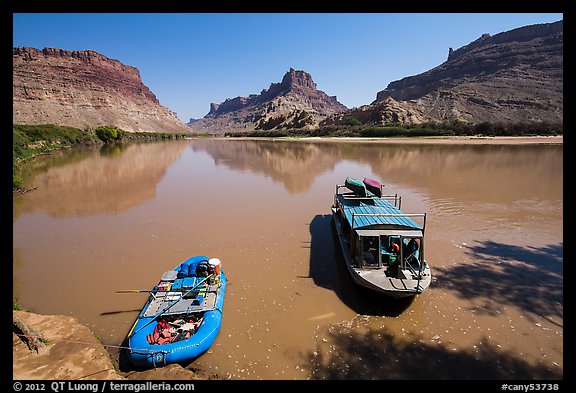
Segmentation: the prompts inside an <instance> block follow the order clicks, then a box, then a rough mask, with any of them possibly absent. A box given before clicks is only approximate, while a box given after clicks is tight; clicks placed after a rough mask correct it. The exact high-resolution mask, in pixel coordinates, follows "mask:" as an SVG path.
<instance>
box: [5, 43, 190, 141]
mask: <svg viewBox="0 0 576 393" xmlns="http://www.w3.org/2000/svg"><path fill="white" fill-rule="evenodd" d="M12 65H13V111H12V122H13V123H14V124H57V125H67V126H72V127H77V128H81V129H85V128H94V127H98V126H103V125H115V126H117V127H120V128H121V129H123V130H126V131H129V132H133V131H141V132H189V131H190V129H189V128H188V127H187V126H186V125H185V124H184V123H183V122H181V121H180V120H179V119H178V117H177V116H176V114H175V113H174V112H172V111H170V110H169V109H167V108H165V107H164V106H162V105H161V104H160V102H159V101H158V99H157V98H156V96H155V95H154V93H152V92H151V91H150V89H149V88H148V87H146V86H145V85H144V84H143V83H142V78H141V77H140V72H139V71H138V69H137V68H135V67H131V66H127V65H124V64H122V63H121V62H120V61H118V60H115V59H110V58H108V57H106V56H104V55H102V54H100V53H98V52H95V51H92V50H83V51H69V50H63V49H53V48H44V49H42V50H38V49H35V48H28V47H17V48H13V58H12Z"/></svg>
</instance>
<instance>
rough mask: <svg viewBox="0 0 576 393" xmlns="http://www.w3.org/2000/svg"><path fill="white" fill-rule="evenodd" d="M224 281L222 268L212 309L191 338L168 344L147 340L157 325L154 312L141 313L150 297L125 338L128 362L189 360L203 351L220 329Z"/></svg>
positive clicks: (153, 363) (158, 363)
mask: <svg viewBox="0 0 576 393" xmlns="http://www.w3.org/2000/svg"><path fill="white" fill-rule="evenodd" d="M227 283H228V280H227V278H226V275H225V274H224V271H221V272H220V288H219V290H218V297H217V299H216V303H215V307H214V309H212V310H209V311H205V312H204V314H203V321H202V324H201V325H200V326H199V327H198V330H197V331H196V333H194V334H193V335H192V336H191V337H190V338H188V339H186V340H182V341H177V342H173V343H169V344H150V343H148V341H147V338H146V337H147V335H148V334H152V333H153V332H154V328H155V326H156V324H155V323H154V321H153V320H154V316H151V317H145V316H144V311H145V310H146V308H147V307H148V305H149V302H150V300H149V301H148V302H147V303H146V305H145V306H144V308H143V309H142V311H141V313H140V315H139V316H138V319H137V320H136V322H135V324H134V326H133V327H132V329H131V332H130V333H131V335H129V338H128V346H129V348H130V349H129V358H130V361H131V363H132V364H133V365H134V366H135V367H138V368H152V367H162V366H165V365H167V364H171V363H186V362H190V361H192V360H194V359H196V358H197V357H199V356H200V355H202V354H203V353H204V352H206V351H207V350H208V349H209V348H210V347H211V346H212V344H213V343H214V340H216V337H217V336H218V333H219V332H220V327H221V325H222V309H223V307H224V295H225V293H226V286H227Z"/></svg>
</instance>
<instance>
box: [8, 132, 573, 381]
mask: <svg viewBox="0 0 576 393" xmlns="http://www.w3.org/2000/svg"><path fill="white" fill-rule="evenodd" d="M549 138H552V139H549ZM495 139H496V138H490V139H488V141H490V142H489V143H488V144H489V145H490V146H464V145H458V146H451V145H454V144H455V142H454V141H452V140H446V139H443V140H438V139H434V140H433V141H432V140H431V139H422V138H419V139H418V141H417V143H415V141H414V140H410V141H406V140H405V141H400V140H398V139H395V138H394V139H390V140H381V141H378V142H374V141H364V140H363V141H361V142H356V141H355V142H351V143H344V142H345V141H343V140H338V141H337V142H336V143H330V142H332V141H327V140H321V141H312V140H297V141H291V140H286V141H282V143H277V142H279V141H278V140H275V141H270V140H269V141H261V140H259V141H249V140H232V139H230V138H221V139H216V140H214V139H197V140H191V141H180V142H173V143H169V144H149V145H136V146H138V147H129V148H127V149H126V150H125V151H123V152H121V154H118V155H114V156H112V157H111V156H110V155H108V156H106V155H104V156H103V155H102V154H96V155H95V154H92V155H87V156H86V157H84V158H82V159H76V162H73V163H70V164H66V165H62V164H60V165H54V166H51V167H50V166H49V165H48V169H47V170H44V171H40V172H39V173H38V174H36V175H35V177H34V182H35V184H36V185H37V186H38V189H36V190H35V191H34V192H32V193H29V195H25V196H22V197H21V198H19V200H18V201H16V200H15V209H14V211H15V213H14V214H15V216H14V251H15V260H14V271H15V273H14V274H15V275H14V287H15V296H17V297H18V298H19V299H20V303H21V304H22V305H23V306H24V307H25V308H29V309H32V311H38V312H42V313H54V314H68V315H74V316H76V317H78V318H79V319H80V320H81V321H82V322H84V323H86V324H87V325H88V326H90V328H91V329H92V330H93V331H94V332H95V333H96V334H97V335H98V336H99V337H100V338H101V339H102V341H103V342H104V343H109V344H116V345H117V344H118V343H119V342H121V341H122V339H123V338H124V337H125V334H126V333H127V331H128V330H129V328H130V326H131V325H132V323H133V321H134V318H135V317H136V315H137V313H138V311H139V310H140V308H141V307H142V305H143V304H144V301H145V297H143V296H140V295H118V294H115V293H114V292H115V290H119V289H129V288H150V287H151V286H153V285H154V284H155V281H156V280H157V278H158V277H160V275H161V274H162V272H163V271H165V270H167V269H171V268H172V267H173V266H175V265H176V264H177V263H179V262H181V261H183V260H185V259H187V258H188V257H189V256H191V255H197V254H205V255H208V256H217V257H218V258H220V259H221V260H222V263H223V269H224V270H225V271H226V274H227V276H228V278H229V280H230V286H229V288H228V291H227V294H226V301H225V305H224V320H223V326H222V330H221V332H220V334H219V336H218V338H217V340H216V342H215V344H214V345H213V347H212V348H211V349H210V351H209V352H208V353H206V354H205V355H203V356H202V357H201V358H199V359H198V360H197V361H195V362H194V363H193V365H194V366H195V367H202V368H203V369H205V370H207V371H208V372H211V373H217V374H218V375H220V376H221V377H224V378H230V379H518V378H525V379H556V378H561V377H562V373H563V297H562V285H563V284H562V283H563V277H562V265H563V240H562V238H563V232H562V221H563V220H562V205H563V201H562V175H563V166H562V150H561V146H557V147H554V146H552V145H550V144H561V143H562V138H561V137H560V138H553V137H546V138H524V139H525V141H524V142H523V143H525V144H526V145H525V146H513V145H512V144H511V142H510V141H509V140H508V139H507V140H506V141H501V142H496V141H495ZM424 140H426V141H427V142H423V141H424ZM473 140H474V141H475V139H473V138H468V139H466V141H461V140H459V141H458V142H457V143H458V144H460V143H463V144H476V143H481V144H487V143H486V141H485V140H483V141H482V142H472V141H473ZM529 140H530V141H531V142H529ZM392 141H393V142H392ZM428 141H430V142H428ZM517 141H519V140H517ZM550 141H554V142H550ZM301 142H308V143H301ZM348 142H349V141H348ZM438 142H439V143H438ZM502 142H503V143H502ZM399 143H400V144H404V145H405V146H401V145H397V146H388V145H389V144H399ZM539 143H540V144H547V145H550V146H536V145H535V146H529V145H532V144H539ZM436 145H444V146H436ZM151 157H153V158H154V159H152V158H151ZM107 166H108V167H109V168H110V169H106V167H107ZM98 168H101V169H98ZM95 170H97V171H98V172H96V173H102V174H103V175H102V176H91V174H93V173H94V171H95ZM146 173H149V174H150V176H146V175H145V174H146ZM104 174H105V175H104ZM346 176H357V177H360V176H366V177H373V178H376V179H381V180H383V182H384V183H385V184H386V188H387V189H388V191H389V192H392V193H394V192H398V193H399V194H400V195H401V196H402V197H403V202H402V206H403V210H404V211H406V212H422V211H426V212H427V213H428V214H429V223H428V225H427V233H428V235H427V236H428V237H427V249H426V253H427V255H426V259H427V260H428V261H429V263H430V265H431V267H432V269H433V274H434V281H433V283H432V286H431V288H430V290H429V291H428V292H426V293H425V294H423V295H422V296H419V297H417V298H416V299H414V300H413V301H411V302H400V303H399V302H393V301H391V300H390V299H387V298H385V297H382V296H377V295H375V294H373V293H371V292H368V291H365V290H363V289H362V288H358V287H356V286H354V285H353V283H352V282H351V280H350V278H349V277H348V275H347V272H346V270H345V268H344V266H343V262H342V257H341V255H340V254H339V247H338V245H337V244H336V243H335V237H334V230H333V227H332V224H331V218H330V216H329V207H330V205H331V202H332V194H333V192H334V187H335V184H336V183H338V182H340V183H342V182H343V180H344V178H345V177H346ZM127 183H129V184H130V186H129V187H126V185H127ZM66 185H68V186H67V187H68V188H67V189H66V192H64V193H62V192H58V190H59V189H62V187H66ZM99 190H102V191H103V192H99ZM127 196H129V197H127ZM50 201H52V202H50ZM39 261H41V263H40V262H39ZM44 278H49V280H45V279H44ZM53 286H56V287H58V288H66V290H65V291H59V292H58V293H54V292H53V291H50V289H51V288H53ZM128 287H129V288H128ZM42 293H51V294H52V296H51V297H50V298H46V297H45V296H44V297H43V296H42ZM87 294H90V295H89V296H88V295H87ZM93 299H98V302H94V301H93Z"/></svg>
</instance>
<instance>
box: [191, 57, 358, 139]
mask: <svg viewBox="0 0 576 393" xmlns="http://www.w3.org/2000/svg"><path fill="white" fill-rule="evenodd" d="M347 109H348V108H347V107H346V106H344V105H343V104H341V103H339V102H338V100H337V98H336V96H328V95H327V94H326V93H324V92H323V91H320V90H318V89H317V87H316V83H315V82H314V81H313V80H312V76H311V75H310V74H309V73H307V72H305V71H301V70H295V69H293V68H290V70H289V71H288V72H287V73H286V74H285V75H284V77H283V78H282V82H280V83H272V84H271V85H270V87H269V88H268V89H264V90H262V91H261V92H260V94H251V95H249V96H248V97H235V98H228V99H226V100H225V101H224V102H222V103H219V104H218V103H212V104H211V105H210V112H208V114H207V115H206V116H204V118H203V119H201V120H199V121H197V122H194V123H193V124H190V123H188V124H190V125H191V127H192V128H193V129H195V130H196V131H210V132H218V131H230V130H235V131H252V130H275V129H290V128H297V129H310V128H315V127H317V126H318V123H319V122H320V121H321V120H323V119H324V118H326V117H327V116H329V115H331V114H334V113H337V112H341V111H344V110H347Z"/></svg>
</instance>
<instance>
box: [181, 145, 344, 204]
mask: <svg viewBox="0 0 576 393" xmlns="http://www.w3.org/2000/svg"><path fill="white" fill-rule="evenodd" d="M323 147H324V146H323V145H322V144H312V143H302V142H292V141H278V142H274V141H269V140H265V141H239V140H230V141H221V140H219V141H214V140H197V141H195V142H194V144H193V145H192V147H191V148H192V150H193V151H205V152H206V153H208V154H210V156H212V158H213V159H214V164H215V165H216V166H218V165H224V166H226V167H228V168H230V169H232V170H237V171H241V172H243V171H251V172H253V173H261V174H264V175H265V176H267V177H269V178H271V179H272V180H273V181H274V182H277V183H281V184H282V185H283V186H284V188H285V189H286V191H288V192H289V193H292V194H296V193H300V192H303V191H306V190H307V189H308V188H310V186H311V185H312V184H313V183H314V180H315V179H316V177H317V176H318V175H321V174H322V173H324V172H326V171H328V170H330V169H332V168H333V167H334V165H335V164H336V163H337V162H338V161H337V159H335V158H334V157H333V156H331V155H330V152H329V151H328V152H327V151H325V149H323Z"/></svg>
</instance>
